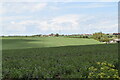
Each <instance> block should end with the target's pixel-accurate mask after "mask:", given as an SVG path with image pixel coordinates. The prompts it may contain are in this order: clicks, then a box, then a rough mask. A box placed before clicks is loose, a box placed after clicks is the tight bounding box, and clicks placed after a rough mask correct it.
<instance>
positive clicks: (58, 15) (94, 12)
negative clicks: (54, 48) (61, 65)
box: [0, 2, 118, 35]
mask: <svg viewBox="0 0 120 80" xmlns="http://www.w3.org/2000/svg"><path fill="white" fill-rule="evenodd" d="M0 15H2V35H14V34H15V35H31V34H50V33H60V34H82V33H94V32H99V31H102V32H104V33H113V32H118V3H117V2H94V3H93V2H44V3H43V2H39V3H38V2H7V3H3V4H2V10H1V11H0Z"/></svg>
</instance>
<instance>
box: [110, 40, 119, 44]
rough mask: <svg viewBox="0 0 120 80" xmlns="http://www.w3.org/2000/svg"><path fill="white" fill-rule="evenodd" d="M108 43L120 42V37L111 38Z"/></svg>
mask: <svg viewBox="0 0 120 80" xmlns="http://www.w3.org/2000/svg"><path fill="white" fill-rule="evenodd" d="M109 43H120V39H113V40H111V41H110V42H109Z"/></svg>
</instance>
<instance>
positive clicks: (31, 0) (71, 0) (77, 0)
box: [1, 0, 119, 2]
mask: <svg viewBox="0 0 120 80" xmlns="http://www.w3.org/2000/svg"><path fill="white" fill-rule="evenodd" d="M1 1H2V2H118V1H119V0H1Z"/></svg>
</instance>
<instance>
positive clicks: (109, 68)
mask: <svg viewBox="0 0 120 80" xmlns="http://www.w3.org/2000/svg"><path fill="white" fill-rule="evenodd" d="M88 78H118V79H120V77H119V75H118V70H117V69H116V68H115V66H114V65H112V64H110V63H106V62H97V65H96V66H91V67H89V76H88Z"/></svg>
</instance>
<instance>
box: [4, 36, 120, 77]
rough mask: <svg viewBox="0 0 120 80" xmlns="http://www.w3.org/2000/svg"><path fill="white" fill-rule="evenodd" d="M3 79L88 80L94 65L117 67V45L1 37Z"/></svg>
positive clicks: (74, 39)
mask: <svg viewBox="0 0 120 80" xmlns="http://www.w3.org/2000/svg"><path fill="white" fill-rule="evenodd" d="M2 43H3V44H2V46H3V49H2V51H3V53H2V55H3V56H2V57H3V58H2V63H3V70H2V73H3V78H7V79H9V78H25V79H28V78H88V74H89V70H88V68H89V67H91V66H96V64H95V63H96V62H104V61H106V62H108V63H111V64H114V65H115V66H116V67H117V65H118V44H103V43H101V42H98V41H96V40H93V39H83V38H65V37H4V38H3V39H2Z"/></svg>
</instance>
